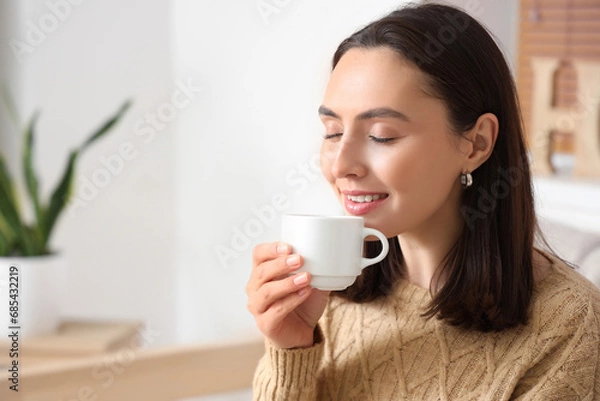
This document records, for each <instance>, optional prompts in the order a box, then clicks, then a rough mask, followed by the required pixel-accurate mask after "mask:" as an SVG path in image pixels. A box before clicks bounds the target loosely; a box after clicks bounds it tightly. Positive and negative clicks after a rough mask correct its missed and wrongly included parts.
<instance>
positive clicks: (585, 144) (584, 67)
mask: <svg viewBox="0 0 600 401" xmlns="http://www.w3.org/2000/svg"><path fill="white" fill-rule="evenodd" d="M572 63H573V66H574V68H575V71H576V73H577V104H576V105H574V106H572V107H569V108H557V107H554V106H553V105H552V94H553V91H554V73H555V72H556V70H557V69H558V67H559V64H560V59H558V58H549V57H532V59H531V64H532V69H533V99H532V113H531V120H532V121H531V123H532V124H531V135H530V139H531V142H530V150H531V155H532V158H533V160H532V163H533V171H534V172H535V173H536V174H542V175H543V174H551V173H552V171H553V170H552V166H551V164H550V153H551V150H550V144H551V140H550V136H551V131H552V130H561V131H566V132H572V133H574V134H575V135H574V140H575V155H574V156H575V166H574V170H573V174H574V175H577V176H586V177H600V63H592V62H588V61H581V60H572Z"/></svg>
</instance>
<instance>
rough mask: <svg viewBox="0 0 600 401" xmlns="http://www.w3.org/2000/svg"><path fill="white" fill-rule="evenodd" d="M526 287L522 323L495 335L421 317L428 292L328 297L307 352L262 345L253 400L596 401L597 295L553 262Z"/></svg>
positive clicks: (405, 288)
mask: <svg viewBox="0 0 600 401" xmlns="http://www.w3.org/2000/svg"><path fill="white" fill-rule="evenodd" d="M545 254H546V256H547V257H548V258H550V259H551V260H552V261H553V264H552V272H551V273H550V274H549V275H548V276H546V277H545V278H544V279H543V280H542V281H540V282H539V283H537V284H536V286H535V288H534V295H533V300H532V303H531V312H530V321H529V323H528V325H526V326H520V327H516V328H513V329H510V330H505V331H503V332H500V333H480V332H476V331H466V330H463V329H460V328H456V327H453V326H450V325H448V324H445V323H444V322H443V321H440V320H438V319H429V320H426V319H424V318H422V317H420V313H421V311H422V308H423V306H424V305H425V304H426V303H427V302H428V301H429V300H430V299H431V298H430V295H429V291H428V290H425V289H423V288H420V287H417V286H414V285H412V284H409V283H408V282H406V281H400V282H399V283H398V285H397V287H396V289H395V291H394V294H393V295H392V296H388V297H386V298H382V299H379V300H376V301H373V302H371V303H366V304H356V303H352V302H348V301H345V300H343V299H341V298H339V297H335V296H332V297H330V300H329V304H328V305H327V308H326V310H325V312H324V314H323V316H322V317H321V319H320V321H319V325H318V330H320V332H321V333H322V334H321V335H322V338H323V340H322V341H320V342H318V343H317V344H315V345H314V346H312V347H310V348H304V349H293V350H284V349H278V348H275V347H274V346H272V345H270V344H269V343H268V341H267V352H266V353H265V356H264V357H263V358H262V359H261V361H260V363H259V365H258V367H257V369H256V373H255V377H254V400H265V401H266V400H269V401H273V400H281V401H297V400H302V401H311V400H340V401H352V400H356V401H369V400H377V401H387V400H411V401H412V400H417V401H421V400H461V401H462V400H522V401H524V400H540V401H550V400H569V401H571V400H586V401H592V400H600V292H599V291H598V290H597V289H596V287H594V286H593V285H592V284H591V283H589V282H588V281H586V280H585V279H584V278H582V277H581V276H580V275H579V274H578V273H577V272H576V271H573V270H572V269H570V268H569V267H568V266H566V265H564V264H563V263H562V262H561V261H560V260H559V259H557V258H555V257H553V256H551V255H549V254H548V253H545Z"/></svg>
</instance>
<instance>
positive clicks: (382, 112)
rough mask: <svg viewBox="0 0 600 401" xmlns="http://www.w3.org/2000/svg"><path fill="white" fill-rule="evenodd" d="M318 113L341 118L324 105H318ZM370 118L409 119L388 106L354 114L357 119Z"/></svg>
mask: <svg viewBox="0 0 600 401" xmlns="http://www.w3.org/2000/svg"><path fill="white" fill-rule="evenodd" d="M319 115H321V116H328V117H333V118H337V119H339V120H341V117H340V116H339V115H338V114H337V113H336V112H334V111H333V110H331V109H329V108H327V107H325V106H319ZM371 118H397V119H399V120H402V121H407V122H408V121H410V119H409V118H408V117H407V116H406V114H403V113H400V112H399V111H396V110H394V109H390V108H389V107H377V108H375V109H370V110H367V111H363V112H362V113H360V114H359V115H358V116H356V119H357V120H368V119H371Z"/></svg>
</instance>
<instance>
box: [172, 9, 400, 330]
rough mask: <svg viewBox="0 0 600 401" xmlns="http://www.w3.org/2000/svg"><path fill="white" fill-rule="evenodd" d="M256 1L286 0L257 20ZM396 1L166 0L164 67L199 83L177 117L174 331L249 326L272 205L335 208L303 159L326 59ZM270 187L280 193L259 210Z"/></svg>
mask: <svg viewBox="0 0 600 401" xmlns="http://www.w3.org/2000/svg"><path fill="white" fill-rule="evenodd" d="M261 3H262V4H275V3H279V4H282V3H285V4H286V5H284V6H282V7H280V8H278V12H277V13H273V14H271V15H269V16H267V17H266V20H265V19H263V16H262V15H261V13H260V11H259V9H258V8H257V5H258V4H261ZM400 3H402V2H399V1H397V0H391V1H379V2H377V3H376V4H374V3H372V2H347V1H342V0H335V1H333V0H331V1H327V2H302V1H300V2H291V1H290V2H273V1H263V2H257V1H250V2H248V1H241V0H238V1H229V2H213V3H211V6H210V7H206V5H205V4H204V3H202V2H197V1H193V0H180V1H178V2H176V7H175V10H174V13H173V18H174V26H175V29H176V44H177V49H176V53H175V54H176V56H175V60H176V66H177V67H176V71H177V72H176V74H184V75H185V74H188V73H189V74H197V75H198V76H199V78H198V79H199V80H201V81H202V87H203V90H202V94H201V99H200V100H199V101H198V102H195V103H194V104H193V105H192V106H191V108H193V112H191V113H189V114H186V115H185V116H184V117H182V118H181V119H178V120H177V124H178V134H179V138H178V144H177V169H178V174H177V177H178V182H177V191H178V193H179V197H178V204H177V210H178V224H179V229H180V231H179V235H180V239H181V241H180V242H179V246H180V247H179V248H178V252H177V253H178V266H179V274H180V276H179V277H180V287H179V288H180V293H179V308H178V311H179V317H180V318H179V323H180V332H181V335H182V339H183V340H185V341H187V340H192V339H200V340H203V341H209V340H212V339H227V338H240V337H247V336H251V335H257V331H256V329H255V326H254V322H253V319H252V317H251V315H250V314H249V313H248V312H247V311H246V295H245V293H244V286H245V283H246V280H247V279H248V276H249V274H250V270H251V249H252V247H253V246H254V245H255V244H257V243H260V242H264V241H273V240H277V239H278V237H279V222H280V217H281V214H282V213H287V212H293V211H302V212H311V213H341V211H340V209H339V206H338V205H337V203H336V201H335V199H334V198H333V195H332V194H331V193H330V190H329V188H328V187H327V186H326V185H325V183H324V181H323V180H322V178H321V176H320V171H319V170H318V167H317V168H311V167H310V166H309V163H310V161H311V160H316V159H314V157H315V155H316V154H317V152H318V146H319V144H320V136H321V135H322V128H321V127H320V123H319V120H318V116H317V108H318V106H319V105H320V103H321V98H322V94H323V91H324V89H325V84H326V82H327V77H328V74H329V69H330V60H331V57H332V56H333V53H334V51H335V48H336V47H337V45H338V43H339V42H340V41H341V40H343V39H344V38H345V37H347V36H348V35H350V34H351V33H352V32H353V31H354V30H355V29H357V28H358V27H360V26H362V25H364V24H366V23H368V22H370V21H371V20H373V19H375V18H377V17H379V16H381V15H383V14H385V13H387V12H388V11H391V10H392V9H394V8H395V7H397V6H398V5H399V4H400ZM277 194H281V195H282V196H285V199H286V200H287V201H288V203H285V202H284V205H283V206H282V207H281V208H280V210H278V211H277V212H276V213H272V216H271V213H268V212H266V210H273V211H275V210H276V209H275V204H277V202H273V200H272V198H273V197H274V196H277ZM252 208H256V209H261V210H263V212H264V216H263V220H264V221H265V222H261V220H260V219H259V218H258V217H257V216H256V214H255V213H254V212H253V211H252ZM237 230H239V231H237ZM240 232H249V234H250V235H248V236H245V237H246V240H245V241H244V238H242V235H241V234H240ZM236 233H237V235H236ZM253 235H254V238H252V236H253ZM219 249H220V250H221V252H224V253H225V252H229V257H227V256H224V257H222V258H219V257H218V256H217V251H218V250H219Z"/></svg>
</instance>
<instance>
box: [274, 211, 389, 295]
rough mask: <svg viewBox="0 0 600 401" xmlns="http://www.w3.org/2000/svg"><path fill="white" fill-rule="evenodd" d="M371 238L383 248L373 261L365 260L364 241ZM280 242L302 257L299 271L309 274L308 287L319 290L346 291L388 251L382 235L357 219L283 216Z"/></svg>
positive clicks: (350, 217)
mask: <svg viewBox="0 0 600 401" xmlns="http://www.w3.org/2000/svg"><path fill="white" fill-rule="evenodd" d="M370 235H374V236H376V237H377V238H379V240H380V241H381V243H382V245H383V249H382V250H381V252H380V253H379V255H377V256H376V257H374V258H364V257H363V256H362V255H363V245H364V240H365V238H366V237H368V236H370ZM281 240H282V241H283V242H286V243H288V244H290V245H291V246H292V247H293V252H294V253H297V254H300V255H301V256H302V258H303V259H304V265H303V266H302V268H300V269H299V270H298V272H302V271H307V272H309V273H310V274H311V276H312V281H311V286H312V287H314V288H318V289H320V290H331V291H340V290H344V289H346V288H348V287H349V286H351V285H352V283H354V281H355V280H356V278H357V277H358V276H359V275H360V273H361V271H362V269H364V268H365V267H367V266H370V265H373V264H375V263H377V262H380V261H381V260H383V258H385V257H386V255H387V253H388V250H389V245H388V241H387V238H386V237H385V235H383V234H382V233H381V232H379V231H377V230H375V229H372V228H367V227H365V225H364V219H363V218H362V217H358V216H314V215H303V214H286V215H283V217H282V227H281Z"/></svg>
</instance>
